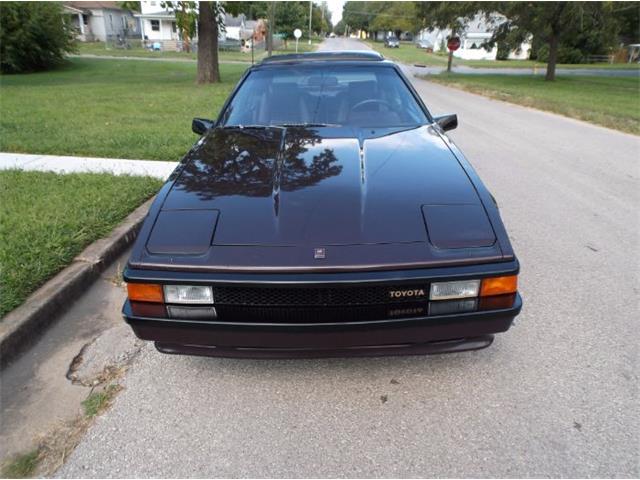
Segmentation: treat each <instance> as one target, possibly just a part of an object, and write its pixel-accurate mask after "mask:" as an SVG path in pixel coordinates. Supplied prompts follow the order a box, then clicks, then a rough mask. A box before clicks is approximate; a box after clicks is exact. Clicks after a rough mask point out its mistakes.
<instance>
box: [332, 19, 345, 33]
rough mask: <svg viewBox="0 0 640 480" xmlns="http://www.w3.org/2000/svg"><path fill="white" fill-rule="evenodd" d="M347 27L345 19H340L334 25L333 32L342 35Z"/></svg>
mask: <svg viewBox="0 0 640 480" xmlns="http://www.w3.org/2000/svg"><path fill="white" fill-rule="evenodd" d="M345 29H346V24H345V23H344V20H340V21H339V22H338V23H336V24H335V26H334V27H333V33H335V34H336V35H340V36H342V35H344V34H345Z"/></svg>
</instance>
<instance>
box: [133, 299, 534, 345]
mask: <svg viewBox="0 0 640 480" xmlns="http://www.w3.org/2000/svg"><path fill="white" fill-rule="evenodd" d="M509 303H511V306H509V307H507V308H500V309H496V310H485V311H475V312H467V313H461V314H449V315H432V316H418V317H409V318H401V319H387V320H376V321H364V322H345V323H304V324H292V323H287V324H275V323H269V324H261V323H260V324H258V323H239V322H216V321H207V322H202V321H186V320H177V319H169V318H153V317H143V316H137V315H134V313H133V311H132V305H131V303H130V302H129V301H127V302H126V303H125V305H124V309H123V315H124V318H125V319H126V321H127V322H128V323H129V324H130V325H131V327H132V328H133V331H134V332H135V334H136V335H137V336H138V337H139V338H141V339H143V340H150V341H154V342H156V345H157V346H158V349H159V350H160V351H163V352H166V353H187V354H196V355H210V356H223V357H297V356H354V355H384V354H420V353H422V354H424V353H443V352H447V351H461V350H468V349H477V348H483V347H486V346H488V345H490V344H491V339H492V334H494V333H499V332H504V331H506V330H508V329H509V327H510V326H511V324H512V322H513V319H514V318H515V316H516V315H518V313H519V312H520V309H521V308H522V299H521V298H520V295H518V294H515V295H513V299H512V301H511V302H509Z"/></svg>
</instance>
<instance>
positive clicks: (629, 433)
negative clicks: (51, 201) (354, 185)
mask: <svg viewBox="0 0 640 480" xmlns="http://www.w3.org/2000/svg"><path fill="white" fill-rule="evenodd" d="M360 46H361V44H360V43H358V42H356V41H350V40H342V39H336V40H332V41H331V42H330V43H329V47H333V48H336V49H345V48H347V49H353V48H360ZM414 83H415V85H416V88H417V89H418V91H419V92H420V94H421V95H422V96H423V98H424V100H425V102H426V104H427V105H428V106H430V108H431V110H432V111H433V112H434V113H436V114H437V113H444V112H456V113H458V114H459V119H460V126H459V128H458V129H457V130H455V131H454V132H452V133H451V137H452V139H453V140H454V141H455V142H456V143H457V144H458V145H459V146H460V147H461V148H462V149H463V151H464V152H465V153H466V155H467V156H468V158H469V159H470V160H471V161H472V163H473V164H474V166H475V167H476V168H477V170H478V171H479V173H480V175H481V177H482V178H483V179H484V181H485V183H486V184H487V186H488V187H489V188H490V189H491V190H492V192H493V193H494V195H495V196H496V198H497V200H498V203H499V204H500V207H501V212H502V215H503V218H504V221H505V223H506V226H507V229H508V230H509V232H510V234H511V237H512V241H513V244H514V248H515V250H516V252H517V254H518V256H519V258H520V261H521V264H522V272H521V276H520V279H521V291H522V294H523V297H524V300H525V307H524V309H523V312H522V314H521V316H520V317H519V318H518V320H517V322H516V325H515V326H514V327H513V328H512V329H511V330H510V331H509V332H507V333H505V334H502V335H500V336H498V337H497V339H496V341H495V343H494V345H493V346H492V347H490V348H489V349H486V350H482V351H479V352H475V353H461V354H450V355H442V356H427V357H404V358H373V359H331V360H302V361H253V360H230V359H205V358H189V357H174V356H163V355H161V354H159V353H156V352H155V351H154V350H153V348H152V347H150V346H149V347H147V348H145V349H144V351H143V352H142V354H141V356H140V357H139V358H138V360H137V363H136V364H135V365H134V366H133V367H132V370H131V371H130V373H129V375H128V377H127V378H126V380H125V384H124V385H125V390H124V391H123V392H122V393H121V394H120V396H119V397H118V399H117V401H116V403H115V405H114V406H113V407H112V409H111V410H110V411H109V412H107V413H106V414H104V415H103V416H102V417H101V418H99V419H98V420H97V422H96V424H95V426H94V427H93V428H92V429H91V430H90V431H89V433H88V434H87V435H86V437H85V438H84V440H83V441H82V443H81V444H80V445H79V447H78V448H77V449H76V450H75V451H74V452H73V454H72V455H71V456H70V458H69V460H68V462H67V464H66V465H65V466H64V467H63V468H62V469H61V470H60V471H59V472H58V474H59V475H60V476H65V477H85V476H90V477H114V476H128V477H136V476H162V477H174V476H175V477H185V476H186V477H191V476H198V477H219V476H225V477H244V476H248V477H310V476H311V477H356V476H357V477H363V476H364V477H431V476H446V477H469V476H472V477H487V476H495V477H514V476H515V477H520V476H526V477H531V476H534V477H539V476H552V477H638V476H639V475H640V466H639V448H638V447H639V445H640V435H639V432H640V412H639V408H638V407H639V403H638V331H639V328H638V320H639V319H640V305H639V291H640V286H639V277H638V271H639V268H638V267H639V264H638V262H639V259H640V235H639V228H640V227H639V226H640V216H639V215H640V213H639V212H640V138H639V137H637V136H632V135H627V134H623V133H619V132H615V131H612V130H608V129H605V128H601V127H597V126H593V125H589V124H586V123H583V122H579V121H575V120H571V119H567V118H564V117H560V116H557V115H553V114H548V113H544V112H540V111H536V110H532V109H527V108H523V107H519V106H515V105H510V104H507V103H502V102H499V101H494V100H489V99H486V98H483V97H480V96H476V95H473V94H469V93H464V92H461V91H458V90H452V89H449V88H446V87H443V86H440V85H435V84H431V83H428V82H425V81H422V80H414Z"/></svg>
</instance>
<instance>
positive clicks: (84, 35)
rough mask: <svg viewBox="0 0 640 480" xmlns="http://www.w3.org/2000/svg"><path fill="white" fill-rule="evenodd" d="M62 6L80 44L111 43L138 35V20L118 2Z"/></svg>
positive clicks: (81, 3) (71, 3) (65, 4)
mask: <svg viewBox="0 0 640 480" xmlns="http://www.w3.org/2000/svg"><path fill="white" fill-rule="evenodd" d="M62 6H63V10H64V13H65V14H66V15H67V16H69V17H70V19H71V23H72V25H73V26H74V27H75V28H76V30H77V32H78V34H77V38H78V40H80V41H81V42H96V41H100V42H112V41H117V40H119V39H125V38H132V37H138V36H139V35H140V26H139V23H138V20H137V19H136V18H135V17H134V16H133V14H132V13H131V11H129V10H127V9H125V8H122V7H120V6H119V5H118V2H64V3H63V5H62Z"/></svg>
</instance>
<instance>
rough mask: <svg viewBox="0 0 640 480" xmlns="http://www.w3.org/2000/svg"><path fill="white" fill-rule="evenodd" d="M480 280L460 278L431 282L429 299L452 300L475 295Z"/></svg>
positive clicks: (476, 294) (478, 289) (477, 291)
mask: <svg viewBox="0 0 640 480" xmlns="http://www.w3.org/2000/svg"><path fill="white" fill-rule="evenodd" d="M479 291H480V280H460V281H455V282H435V283H432V284H431V290H430V292H429V300H453V299H456V298H468V297H477V296H478V293H479Z"/></svg>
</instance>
